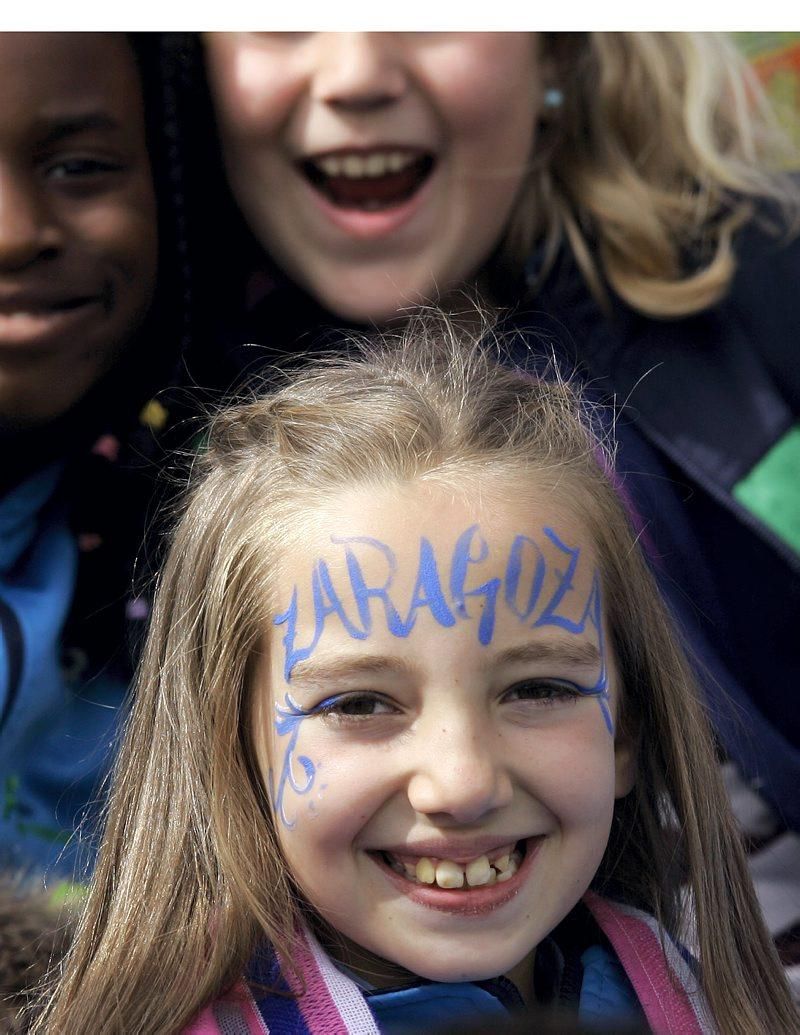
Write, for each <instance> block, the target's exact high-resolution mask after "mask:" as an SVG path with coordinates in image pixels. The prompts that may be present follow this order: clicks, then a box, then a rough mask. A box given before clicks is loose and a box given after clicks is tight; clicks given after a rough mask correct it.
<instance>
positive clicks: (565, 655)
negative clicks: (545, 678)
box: [291, 638, 601, 688]
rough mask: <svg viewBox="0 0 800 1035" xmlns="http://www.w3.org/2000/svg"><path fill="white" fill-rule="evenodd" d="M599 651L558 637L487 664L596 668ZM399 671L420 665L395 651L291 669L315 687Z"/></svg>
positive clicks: (297, 681) (295, 679)
mask: <svg viewBox="0 0 800 1035" xmlns="http://www.w3.org/2000/svg"><path fill="white" fill-rule="evenodd" d="M600 661H601V658H600V651H599V650H598V648H597V647H596V646H595V645H594V644H593V643H592V642H591V641H589V640H577V639H576V640H575V642H572V640H571V639H566V638H564V639H560V638H559V639H558V640H534V641H532V642H530V643H523V644H521V645H519V646H517V647H509V648H508V649H507V650H503V651H500V652H499V653H498V654H493V655H491V656H489V657H487V659H486V666H485V667H487V668H489V667H493V666H495V665H513V664H526V663H528V664H530V663H541V662H546V663H550V664H555V665H558V664H561V665H567V666H569V667H579V668H596V667H597V666H598V665H599V664H600ZM385 673H394V674H396V675H402V676H408V677H414V676H416V675H418V669H417V667H416V666H415V665H414V664H413V663H412V662H410V661H407V660H406V659H405V658H400V657H395V656H393V655H383V654H382V655H379V656H378V655H371V654H364V655H360V656H358V657H355V658H333V659H331V660H330V661H325V660H324V659H321V660H320V659H316V660H313V661H312V660H310V659H307V660H305V661H298V662H297V664H296V665H295V667H294V669H293V670H292V679H291V683H292V686H294V687H297V686H302V687H309V688H310V687H314V686H315V685H320V684H324V683H330V682H331V681H332V680H336V679H346V678H347V677H348V676H363V675H373V676H374V675H381V674H385Z"/></svg>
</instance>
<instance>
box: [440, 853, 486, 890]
mask: <svg viewBox="0 0 800 1035" xmlns="http://www.w3.org/2000/svg"><path fill="white" fill-rule="evenodd" d="M493 873H494V870H493V869H492V867H491V866H490V865H489V860H488V859H487V858H486V856H485V855H481V856H480V857H479V858H477V859H473V860H472V862H471V863H469V864H468V865H467V869H466V877H467V884H469V886H470V887H471V888H477V887H479V885H481V884H488V883H489V882H490V880H491V879H492V874H493ZM437 876H438V870H437Z"/></svg>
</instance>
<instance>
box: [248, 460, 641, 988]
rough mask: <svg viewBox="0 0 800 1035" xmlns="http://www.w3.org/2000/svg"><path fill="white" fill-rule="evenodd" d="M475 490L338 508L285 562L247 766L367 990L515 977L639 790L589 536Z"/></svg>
mask: <svg viewBox="0 0 800 1035" xmlns="http://www.w3.org/2000/svg"><path fill="white" fill-rule="evenodd" d="M480 489H481V492H480V493H477V492H476V493H475V494H474V495H473V496H470V495H469V494H468V493H467V492H465V491H461V492H459V493H454V492H452V491H450V490H449V489H445V488H442V487H435V486H431V485H430V484H428V485H423V484H421V483H413V484H411V485H408V486H405V487H402V488H398V487H391V488H386V489H379V490H374V489H369V490H361V489H359V490H352V491H347V492H344V493H342V494H341V495H339V496H338V497H336V498H335V499H334V500H333V501H332V502H330V503H329V504H328V505H326V506H324V507H320V508H319V510H317V511H314V512H312V513H311V514H309V515H306V516H305V517H304V518H303V520H302V531H301V532H299V536H300V537H301V542H297V541H296V545H294V546H293V547H289V548H288V549H287V550H286V551H285V553H284V554H283V556H282V557H281V565H280V571H279V577H278V599H277V606H278V608H279V609H280V613H279V614H277V615H276V619H277V621H276V624H274V625H273V626H272V628H271V629H270V631H269V635H268V639H267V648H268V650H267V654H266V656H265V660H264V662H263V664H262V667H261V670H260V672H259V673H258V675H257V684H256V694H255V711H254V716H255V728H256V731H257V733H256V749H257V753H258V757H259V761H260V765H261V768H262V771H263V774H264V779H265V781H266V782H267V783H268V784H269V786H270V793H271V800H272V803H273V808H274V812H275V823H276V828H277V831H278V837H279V840H280V843H281V846H282V849H283V852H284V854H285V857H286V860H287V862H288V864H289V867H290V869H291V872H292V873H293V875H294V877H295V878H296V880H297V882H298V883H299V885H300V887H301V888H302V889H303V891H304V893H305V895H306V896H307V898H308V900H309V901H310V902H311V903H312V904H313V906H314V907H315V908H316V910H317V911H318V912H319V914H320V915H321V916H322V917H323V918H324V919H325V920H326V921H327V922H328V923H329V924H330V925H331V926H332V927H334V928H335V929H336V930H337V931H339V932H340V934H341V935H343V936H344V938H345V939H346V943H347V945H348V946H349V948H348V949H346V950H345V953H344V955H345V962H349V963H350V964H351V965H354V966H357V967H359V968H363V969H364V971H365V973H366V974H367V976H368V977H370V976H372V978H373V980H374V979H375V972H380V971H381V968H382V967H383V973H384V975H385V976H386V979H387V980H392V978H391V977H389V976H388V973H387V971H386V967H385V964H381V963H380V962H379V961H389V962H390V963H391V964H394V965H395V966H399V967H401V968H404V969H405V970H407V971H410V972H412V973H414V974H418V975H421V976H424V977H427V978H431V979H434V980H443V981H456V980H480V979H484V978H489V977H492V976H497V975H498V974H502V973H508V972H509V971H511V970H512V969H513V968H514V967H516V966H517V965H518V964H520V962H521V961H524V960H525V959H526V958H527V957H528V955H529V954H530V952H531V950H532V949H534V948H535V946H536V945H537V944H538V943H539V942H540V941H541V940H542V938H544V937H545V936H546V935H547V933H548V932H549V931H551V930H552V929H553V927H554V926H555V925H556V924H557V923H558V922H559V921H560V920H561V919H562V918H563V917H564V916H565V915H566V913H567V912H568V911H569V910H570V909H571V908H572V906H573V905H574V904H575V903H576V902H577V900H578V899H579V898H580V896H581V895H582V894H583V892H584V891H585V890H586V889H587V887H588V885H589V883H590V881H591V879H592V877H593V875H594V874H595V872H596V870H597V868H598V866H599V863H600V860H601V858H602V855H603V852H604V850H605V847H606V843H607V840H608V835H609V830H610V825H611V818H612V810H613V805H614V799H615V797H616V796H619V795H621V794H625V793H627V791H628V790H629V789H630V786H631V783H632V764H631V761H630V752H629V750H628V749H627V747H626V746H625V745H620V744H618V743H616V742H615V735H614V733H613V732H612V730H613V726H614V715H615V713H616V711H617V709H618V677H617V672H616V667H615V661H614V657H613V653H612V650H611V647H610V644H609V642H608V640H609V638H608V634H607V630H606V629H605V627H604V621H603V619H602V587H601V585H600V582H599V577H598V576H597V571H596V561H595V558H594V556H593V548H592V543H591V541H590V539H589V536H588V534H587V533H586V531H585V529H584V528H583V527H582V525H581V523H580V522H578V521H577V520H576V519H575V518H574V517H573V516H572V515H571V514H570V512H569V510H565V509H564V508H563V507H557V506H555V505H554V504H553V503H552V501H548V500H547V497H546V496H542V497H540V498H539V501H538V502H536V500H526V499H523V498H521V497H520V495H519V493H518V491H517V492H516V493H513V492H512V489H511V487H510V485H509V484H508V483H505V484H495V483H493V482H490V481H489V480H488V479H485V478H483V479H481V483H480ZM495 489H496V490H497V491H494V490H495ZM511 499H513V500H514V501H515V502H513V503H509V502H508V500H511ZM543 501H544V502H543ZM475 526H477V528H476V527H475ZM295 591H296V592H295ZM287 675H288V680H287ZM308 713H311V714H308ZM421 860H425V861H421ZM462 883H463V885H464V886H462V887H456V888H454V887H453V885H459V884H462ZM442 885H444V886H442ZM448 885H449V886H448ZM378 983H380V981H378Z"/></svg>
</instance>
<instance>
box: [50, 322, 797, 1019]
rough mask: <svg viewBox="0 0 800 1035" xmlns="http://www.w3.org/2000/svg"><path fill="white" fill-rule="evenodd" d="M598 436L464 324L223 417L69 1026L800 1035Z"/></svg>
mask: <svg viewBox="0 0 800 1035" xmlns="http://www.w3.org/2000/svg"><path fill="white" fill-rule="evenodd" d="M594 423H595V422H594V418H593V416H592V414H591V413H590V412H589V411H588V409H587V408H586V406H585V404H583V403H582V402H581V400H580V398H579V396H578V395H577V394H576V392H575V391H574V390H573V389H572V388H571V387H570V386H569V385H568V384H565V383H563V382H562V381H560V380H559V379H557V378H555V377H553V376H551V375H548V373H547V372H546V371H542V372H541V375H540V376H534V375H532V374H531V372H530V370H528V371H527V372H526V373H521V372H519V371H517V370H515V369H511V368H510V367H507V366H502V365H501V364H500V363H499V362H498V361H497V359H496V358H495V357H494V356H493V355H492V350H491V349H490V348H489V347H487V346H483V347H481V346H475V345H471V344H469V343H464V341H463V340H460V339H459V337H458V335H455V334H454V333H453V332H452V331H451V330H450V329H449V328H448V326H447V325H444V324H436V325H433V324H431V325H422V324H419V325H417V324H413V325H412V326H411V327H410V328H409V329H408V330H407V332H406V333H405V335H404V336H402V337H401V338H400V339H399V340H396V341H394V342H392V343H389V344H384V345H383V346H366V347H364V348H363V349H362V350H361V351H359V352H357V354H355V355H354V356H352V357H351V358H342V359H339V360H329V361H327V362H322V363H319V364H317V365H312V366H309V367H307V368H306V369H303V370H301V371H299V372H295V373H294V374H293V375H289V376H287V378H286V380H285V383H284V384H283V386H282V387H280V388H279V389H278V390H276V391H274V392H273V393H272V394H269V395H266V396H264V397H262V398H259V399H256V400H255V401H252V402H250V403H247V404H245V405H243V406H241V407H238V408H234V409H231V410H228V411H223V412H222V413H221V414H220V416H219V417H218V418H217V419H216V421H215V422H214V424H213V426H212V429H211V434H210V439H209V443H208V449H207V452H206V453H205V455H204V456H203V457H202V458H200V459H199V460H198V462H197V470H196V474H195V478H194V484H193V487H192V488H191V491H190V493H189V497H188V500H187V503H186V507H185V510H184V511H183V515H182V517H181V519H180V522H179V524H178V526H177V529H176V532H175V535H174V539H173V542H172V547H171V551H170V555H169V559H168V561H167V564H166V567H165V569H164V572H163V575H162V578H161V583H160V586H159V590H158V595H157V602H156V607H155V612H154V617H153V624H152V627H151V630H150V635H149V640H148V644H147V647H146V652H145V659H144V664H143V667H142V669H141V674H140V679H139V684H138V687H137V692H136V697H135V701H134V705H133V711H132V716H131V719H130V725H129V727H128V730H127V733H126V739H125V743H124V746H123V749H122V752H121V755H120V757H119V761H118V766H117V770H116V776H115V782H114V789H113V793H112V797H111V802H110V806H109V813H108V821H107V828H106V834H105V841H104V845H103V848H102V850H101V855H100V859H99V863H98V867H97V870H96V875H95V879H94V885H93V888H92V890H91V893H90V897H89V901H88V906H87V909H86V911H85V914H84V915H83V917H82V920H81V929H80V931H79V933H78V936H77V939H76V942H75V945H74V948H73V950H72V954H71V957H70V959H69V961H68V963H67V966H66V970H65V973H64V975H63V978H62V981H61V984H60V986H59V988H58V990H57V992H56V994H55V996H54V999H53V1001H52V1002H51V1004H50V1006H49V1008H48V1010H47V1012H46V1014H45V1015H44V1017H43V1018H42V1019H41V1021H40V1024H39V1027H38V1028H37V1029H36V1030H39V1031H49V1032H61V1031H84V1030H92V1031H97V1032H101V1033H103V1035H106V1033H111V1032H119V1033H123V1032H131V1031H136V1032H138V1033H142V1035H144V1033H156V1032H158V1033H162V1032H166V1031H176V1030H186V1031H187V1032H191V1033H192V1035H201V1033H203V1035H210V1033H212V1032H213V1033H219V1032H226V1033H228V1035H230V1033H233V1032H237V1033H247V1032H257V1031H264V1030H269V1031H292V1032H313V1033H319V1035H323V1033H325V1035H327V1033H329V1032H334V1031H337V1032H353V1033H367V1032H394V1031H398V1030H400V1029H404V1028H405V1029H407V1028H409V1027H410V1028H411V1029H412V1030H421V1031H431V1030H434V1028H435V1027H436V1025H437V1024H441V1023H444V1022H450V1023H453V1022H456V1023H457V1022H458V1020H459V1018H462V1017H463V1018H464V1019H465V1021H466V1020H469V1021H475V1020H477V1019H480V1018H484V1019H485V1020H486V1022H487V1023H492V1024H497V1023H500V1022H501V1020H502V1017H503V1016H505V1015H506V1013H507V1011H509V1010H511V1011H513V1010H514V1009H515V1008H520V1007H521V1006H522V1005H523V1004H524V1003H526V1002H527V1003H532V1002H536V1003H538V1004H540V1005H543V1006H548V1007H550V1008H553V1009H555V1008H556V1007H559V1006H560V1007H562V1008H564V1009H566V1010H568V1011H572V1013H573V1015H577V1016H578V1017H579V1018H580V1019H582V1020H586V1021H597V1022H600V1023H603V1022H605V1023H606V1024H608V1025H610V1026H612V1027H613V1026H614V1024H618V1025H620V1026H623V1025H624V1024H625V1023H626V1022H627V1021H629V1020H633V1021H634V1022H637V1021H640V1022H641V1023H646V1024H649V1025H650V1027H651V1028H653V1029H654V1030H656V1031H672V1030H678V1028H679V1029H680V1030H681V1031H684V1032H710V1031H721V1032H725V1033H726V1035H728V1033H741V1035H745V1033H748V1035H749V1033H755V1032H761V1031H793V1030H795V1026H796V1016H795V1014H794V1011H793V1009H792V1006H791V1003H790V1000H789V996H788V992H787V989H786V986H785V984H784V982H783V978H782V975H781V972H780V968H779V966H778V963H777V959H776V957H775V955H774V951H773V949H772V946H771V944H770V942H769V940H768V938H767V936H766V933H765V930H764V927H763V923H762V921H761V919H760V916H759V911H758V908H757V906H756V903H755V899H754V895H753V892H752V888H751V886H750V884H749V880H748V877H747V873H746V867H745V864H744V858H743V854H742V849H741V845H740V843H739V840H738V837H737V834H736V833H735V830H734V827H733V824H732V820H731V818H730V816H729V812H728V806H727V803H726V799H725V794H724V791H723V788H722V786H721V783H720V780H719V775H718V769H717V764H716V760H715V757H714V752H713V748H712V744H711V739H710V736H709V731H708V728H707V725H706V722H705V719H704V715H703V710H702V707H701V705H700V704H699V702H698V699H697V697H696V695H695V691H694V687H693V684H692V678H691V675H690V672H689V669H688V666H687V663H686V660H685V658H684V656H683V653H682V651H681V649H680V647H679V646H678V636H677V634H676V633H675V631H674V629H673V628H672V626H671V624H670V621H669V619H668V617H667V614H666V611H665V609H664V607H663V605H662V603H661V601H660V598H659V596H658V594H657V591H656V589H655V588H654V584H653V581H652V577H651V575H650V574H649V571H648V569H647V567H646V565H645V564H644V562H643V559H642V557H641V555H640V551H639V547H638V544H637V541H636V540H637V537H636V534H635V533H634V531H633V529H632V527H631V524H630V522H629V519H628V517H627V515H626V511H625V508H624V507H623V505H622V503H621V501H620V497H619V495H618V494H617V491H616V490H615V488H614V487H613V484H612V466H611V457H610V452H609V451H608V449H607V448H606V446H605V445H604V443H603V442H602V441H601V437H600V435H599V434H596V433H595V432H594V431H593V427H594ZM689 903H691V906H690V905H689ZM681 943H684V944H685V943H690V944H692V945H694V946H696V951H697V955H698V958H699V964H697V963H695V962H694V961H693V959H692V958H691V957H690V956H689V954H688V953H687V952H686V950H685V949H684V948H682V945H681Z"/></svg>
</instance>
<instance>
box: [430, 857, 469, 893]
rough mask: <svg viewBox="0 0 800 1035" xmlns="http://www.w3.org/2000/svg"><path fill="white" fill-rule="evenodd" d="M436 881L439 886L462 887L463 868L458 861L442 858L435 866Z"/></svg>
mask: <svg viewBox="0 0 800 1035" xmlns="http://www.w3.org/2000/svg"><path fill="white" fill-rule="evenodd" d="M436 883H437V884H438V885H439V887H440V888H462V887H463V886H464V870H463V869H462V868H461V867H460V866H459V865H458V863H454V862H451V861H450V860H449V859H442V861H441V862H440V863H439V865H438V866H437V867H436Z"/></svg>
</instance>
